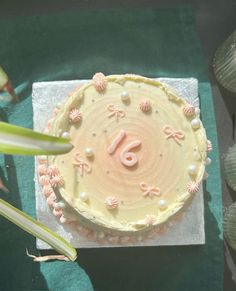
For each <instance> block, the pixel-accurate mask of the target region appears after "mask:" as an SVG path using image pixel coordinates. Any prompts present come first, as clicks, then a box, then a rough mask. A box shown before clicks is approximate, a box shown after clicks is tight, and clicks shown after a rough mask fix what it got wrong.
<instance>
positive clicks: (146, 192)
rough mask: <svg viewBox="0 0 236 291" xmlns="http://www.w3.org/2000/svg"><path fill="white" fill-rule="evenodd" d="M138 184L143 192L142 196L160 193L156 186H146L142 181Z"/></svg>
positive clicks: (158, 194)
mask: <svg viewBox="0 0 236 291" xmlns="http://www.w3.org/2000/svg"><path fill="white" fill-rule="evenodd" d="M139 186H140V189H141V190H142V191H143V192H144V193H143V196H149V197H153V196H160V194H161V191H160V188H158V187H153V186H148V185H147V184H146V183H144V182H141V183H140V184H139Z"/></svg>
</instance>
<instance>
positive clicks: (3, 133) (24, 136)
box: [0, 122, 73, 155]
mask: <svg viewBox="0 0 236 291" xmlns="http://www.w3.org/2000/svg"><path fill="white" fill-rule="evenodd" d="M72 148H73V146H72V145H71V144H70V142H69V139H65V138H61V137H54V136H49V135H46V134H42V133H39V132H35V131H33V130H31V129H27V128H23V127H19V126H16V125H11V124H8V123H5V122H0V153H4V154H13V155H58V154H63V153H67V152H69V151H70V150H71V149H72Z"/></svg>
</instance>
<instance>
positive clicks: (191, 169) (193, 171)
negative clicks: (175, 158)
mask: <svg viewBox="0 0 236 291" xmlns="http://www.w3.org/2000/svg"><path fill="white" fill-rule="evenodd" d="M188 173H189V174H190V175H195V174H196V173H197V167H196V165H189V166H188Z"/></svg>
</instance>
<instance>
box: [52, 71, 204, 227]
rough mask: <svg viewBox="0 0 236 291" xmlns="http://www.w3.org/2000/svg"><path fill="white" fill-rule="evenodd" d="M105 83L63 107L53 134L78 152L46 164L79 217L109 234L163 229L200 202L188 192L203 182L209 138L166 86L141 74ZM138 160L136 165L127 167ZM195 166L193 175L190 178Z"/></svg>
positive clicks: (91, 86)
mask: <svg viewBox="0 0 236 291" xmlns="http://www.w3.org/2000/svg"><path fill="white" fill-rule="evenodd" d="M105 80H106V89H105V90H103V91H101V90H100V91H97V90H96V88H95V86H94V81H90V82H88V83H87V84H85V85H84V86H82V87H81V88H78V90H76V91H74V92H73V94H72V95H71V96H70V97H69V98H68V99H67V100H66V101H65V104H63V105H62V107H61V109H60V110H59V112H58V114H57V116H56V117H55V118H54V120H53V122H52V125H51V129H50V133H51V134H54V135H61V134H62V133H63V132H69V135H70V137H71V142H72V144H73V145H74V149H73V150H72V152H70V153H68V154H66V155H61V156H53V157H49V159H48V162H49V165H55V166H56V167H58V169H59V171H60V174H61V176H62V177H63V179H64V181H65V183H64V185H63V187H60V188H59V192H60V195H61V196H62V198H63V199H64V200H65V201H66V202H67V203H68V204H69V205H70V206H71V207H73V208H74V209H75V210H76V211H77V212H78V213H79V214H80V215H82V216H83V217H84V218H86V219H88V220H89V221H91V222H92V223H93V224H95V225H101V226H104V227H106V228H107V229H111V230H119V231H130V232H136V231H138V230H143V229H145V228H148V227H150V224H152V225H159V224H162V223H163V222H165V221H167V220H168V219H169V218H170V217H171V216H173V215H174V214H175V213H176V212H178V211H179V210H180V209H181V208H182V207H183V206H184V205H185V204H186V201H187V200H188V199H189V198H190V197H191V196H192V195H198V194H197V193H196V194H195V193H189V191H188V189H189V187H188V185H189V184H190V183H192V182H194V183H196V185H198V184H199V183H200V182H201V180H202V177H203V174H204V170H205V160H206V150H207V139H206V134H205V130H204V128H203V126H202V123H201V122H200V125H199V127H196V126H195V127H194V128H193V127H192V125H191V121H192V120H193V119H198V118H199V116H196V114H193V116H186V115H185V114H184V110H183V108H184V107H185V106H186V105H187V103H186V101H184V100H183V99H181V98H180V97H178V96H177V94H176V93H175V92H174V91H173V90H172V89H171V88H169V87H167V86H166V85H164V84H161V83H159V82H157V81H154V80H152V79H148V78H144V77H141V76H137V75H111V76H107V77H106V78H105ZM124 92H125V93H124ZM122 94H123V96H125V97H126V98H125V99H124V98H123V99H122ZM127 96H128V97H127ZM150 106H151V109H150V108H149V107H150ZM74 108H76V109H78V110H79V112H80V113H81V119H80V121H79V122H77V123H71V122H70V119H69V116H70V112H71V110H73V109H74ZM143 108H144V109H145V110H146V109H148V110H146V111H145V110H143ZM124 132H125V134H123V133H124ZM119 134H120V136H119ZM117 137H118V139H119V137H120V139H121V140H119V142H118V143H116V138H117ZM135 141H136V146H133V145H134V143H135ZM137 141H139V142H140V143H138V142H137ZM132 146H133V148H132ZM111 147H112V150H113V151H112V150H111ZM86 149H89V153H92V154H90V155H89V156H88V155H87V156H86ZM109 149H110V152H109ZM87 151H88V150H87ZM124 151H126V152H124ZM127 152H128V156H126V154H127ZM130 153H132V154H133V155H134V156H132V155H131V156H129V155H130ZM78 154H79V155H78ZM76 155H77V156H76ZM76 157H77V160H76ZM133 158H136V159H137V160H136V161H135V163H134V165H131V166H129V165H126V162H127V163H129V161H133V160H132V159H133ZM124 159H126V160H124ZM190 165H191V166H192V168H195V169H196V171H195V172H196V173H194V174H193V173H191V174H190V173H189V172H188V168H189V166H190ZM86 169H87V170H86ZM88 169H89V170H88ZM195 188H196V189H197V188H198V187H195ZM81 193H83V194H81ZM85 193H86V200H85V199H82V197H85ZM109 197H112V199H110V198H109ZM108 198H109V199H110V200H111V202H112V203H113V204H112V207H106V201H107V200H106V199H108ZM109 199H108V200H109ZM160 200H161V202H160ZM163 201H164V202H165V207H163V205H164V204H163V203H164V202H163ZM115 202H116V203H115ZM160 203H162V204H161V206H160ZM147 217H151V218H152V221H151V222H152V223H150V221H149V220H148V219H147ZM154 218H155V219H154Z"/></svg>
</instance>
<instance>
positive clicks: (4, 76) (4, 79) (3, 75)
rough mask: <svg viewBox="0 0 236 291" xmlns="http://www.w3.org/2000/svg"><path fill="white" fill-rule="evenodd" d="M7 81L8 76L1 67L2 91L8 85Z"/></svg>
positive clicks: (0, 86) (0, 84)
mask: <svg viewBox="0 0 236 291" xmlns="http://www.w3.org/2000/svg"><path fill="white" fill-rule="evenodd" d="M7 81H8V77H7V74H6V73H5V71H4V70H3V68H2V67H1V66H0V89H2V88H3V87H4V86H5V85H6V83H7Z"/></svg>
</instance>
